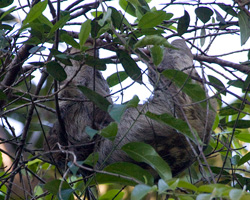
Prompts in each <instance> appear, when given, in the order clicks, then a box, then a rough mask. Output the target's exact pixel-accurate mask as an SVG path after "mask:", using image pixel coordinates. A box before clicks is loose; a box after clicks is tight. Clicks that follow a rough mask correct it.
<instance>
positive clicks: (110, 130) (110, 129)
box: [99, 122, 118, 141]
mask: <svg viewBox="0 0 250 200" xmlns="http://www.w3.org/2000/svg"><path fill="white" fill-rule="evenodd" d="M117 132H118V125H117V123H115V122H111V123H110V124H109V125H108V126H107V127H105V128H104V129H102V130H101V131H100V133H99V134H100V135H101V136H102V137H105V138H107V139H109V140H111V141H114V140H115V136H116V134H117Z"/></svg>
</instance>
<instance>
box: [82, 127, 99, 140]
mask: <svg viewBox="0 0 250 200" xmlns="http://www.w3.org/2000/svg"><path fill="white" fill-rule="evenodd" d="M84 131H85V133H87V134H88V136H89V137H90V139H93V138H94V136H95V135H96V134H97V133H98V130H95V129H93V128H91V127H89V126H86V128H85V130H84Z"/></svg>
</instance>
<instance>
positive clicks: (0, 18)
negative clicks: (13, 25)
mask: <svg viewBox="0 0 250 200" xmlns="http://www.w3.org/2000/svg"><path fill="white" fill-rule="evenodd" d="M15 8H16V6H14V7H11V8H10V9H8V10H6V11H5V12H4V13H2V14H1V15H0V21H1V20H3V21H7V20H12V19H6V18H4V17H6V16H8V15H9V14H10V13H11V12H12V11H13V10H15ZM10 16H11V15H10Z"/></svg>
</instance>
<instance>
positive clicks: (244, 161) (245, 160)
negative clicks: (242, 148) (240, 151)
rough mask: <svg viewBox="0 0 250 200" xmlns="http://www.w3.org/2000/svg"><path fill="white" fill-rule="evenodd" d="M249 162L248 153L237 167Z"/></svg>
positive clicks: (249, 154) (249, 153)
mask: <svg viewBox="0 0 250 200" xmlns="http://www.w3.org/2000/svg"><path fill="white" fill-rule="evenodd" d="M249 160H250V152H248V153H247V154H245V155H244V156H243V157H242V158H241V159H240V160H239V162H238V166H241V165H243V164H245V163H246V162H248V161H249Z"/></svg>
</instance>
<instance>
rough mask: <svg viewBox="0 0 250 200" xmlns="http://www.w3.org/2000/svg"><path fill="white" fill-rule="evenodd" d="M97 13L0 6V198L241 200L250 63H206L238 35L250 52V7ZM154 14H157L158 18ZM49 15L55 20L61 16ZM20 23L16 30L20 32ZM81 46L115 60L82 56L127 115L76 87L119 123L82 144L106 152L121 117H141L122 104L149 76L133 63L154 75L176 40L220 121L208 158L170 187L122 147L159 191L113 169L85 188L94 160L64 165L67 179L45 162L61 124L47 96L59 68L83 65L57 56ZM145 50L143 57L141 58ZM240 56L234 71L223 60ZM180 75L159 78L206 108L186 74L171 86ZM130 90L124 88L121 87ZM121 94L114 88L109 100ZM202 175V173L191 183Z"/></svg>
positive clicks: (161, 166) (245, 182)
mask: <svg viewBox="0 0 250 200" xmlns="http://www.w3.org/2000/svg"><path fill="white" fill-rule="evenodd" d="M100 2H101V3H100ZM100 2H99V1H94V0H93V2H92V3H85V1H76V0H75V1H61V2H60V1H58V2H56V1H51V0H43V1H39V0H33V1H30V0H28V1H25V3H27V4H22V5H21V4H19V5H18V4H17V3H18V1H13V0H12V1H11V0H1V2H0V8H1V10H0V27H1V29H0V74H1V76H0V81H1V83H0V107H1V121H2V129H1V130H0V134H1V136H0V140H1V144H0V145H1V146H0V153H1V155H0V166H1V167H2V168H1V169H0V191H1V192H0V198H1V199H4V197H5V198H6V199H10V198H14V199H17V198H21V199H65V200H67V199H74V198H75V199H81V198H83V197H84V196H88V197H89V198H90V197H91V198H92V199H94V198H93V196H95V197H96V198H98V199H100V200H103V199H117V200H118V199H126V198H127V199H142V198H143V197H145V196H146V195H148V194H150V195H152V196H154V195H156V196H157V197H156V198H158V199H164V198H165V199H168V198H174V199H188V200H189V199H190V200H191V199H197V200H200V199H202V200H203V199H213V198H218V199H219V198H221V199H234V200H235V199H239V200H240V199H241V200H244V199H249V198H250V194H249V193H248V191H249V190H250V184H249V178H248V177H249V173H250V172H249V170H248V169H249V160H250V154H249V152H248V143H249V142H250V134H249V127H250V120H249V112H250V99H249V95H248V94H249V93H248V91H249V83H250V81H249V80H250V76H249V75H248V74H249V66H248V65H249V64H250V61H249V60H250V56H249V55H250V51H249V49H246V47H245V48H243V47H244V46H242V48H241V49H240V50H237V49H234V51H233V52H228V51H226V52H225V53H224V52H220V53H219V55H217V56H216V57H215V56H212V54H211V53H212V52H211V53H210V52H209V49H210V48H211V49H212V48H213V45H214V44H215V45H216V42H215V41H216V40H217V38H219V40H223V38H227V35H231V36H233V35H234V34H236V37H237V38H238V39H239V41H240V42H238V43H240V44H241V45H244V44H247V41H248V39H249V37H250V10H249V6H250V3H249V1H236V0H235V1H227V3H228V4H225V3H223V1H222V2H219V3H218V2H216V1H214V2H210V3H207V1H197V2H198V3H196V2H195V1H185V3H178V1H169V2H168V3H167V2H166V1H164V4H161V5H160V3H159V2H160V1H159V2H158V1H156V0H155V1H152V2H150V1H149V0H134V1H132V0H119V5H117V6H115V7H113V6H112V4H113V3H116V2H118V1H115V0H113V1H112V0H111V1H105V0H103V1H100ZM244 2H246V3H244ZM14 3H16V5H17V6H14ZM19 3H21V1H19ZM22 3H24V1H22ZM156 4H159V5H157V6H154V5H156ZM56 8H58V9H59V10H60V12H58V13H57V12H56V10H57V9H56ZM60 8H61V9H60ZM179 9H182V10H183V13H182V14H181V15H180V16H178V13H177V15H176V13H175V12H177V10H179ZM18 13H19V15H18ZM20 13H22V14H20ZM19 16H21V17H22V16H23V18H22V19H21V20H20V19H18V17H19ZM18 20H19V21H18ZM72 30H73V31H72ZM77 30H78V31H77ZM89 36H91V38H92V39H93V41H94V43H95V45H96V46H95V48H101V49H106V50H109V51H110V52H111V53H113V56H110V57H108V58H105V59H103V58H100V59H97V58H96V57H91V55H86V56H85V60H86V63H87V64H89V65H91V66H93V67H95V68H96V69H98V70H103V71H105V70H106V68H107V70H109V72H110V75H109V76H108V77H107V81H108V84H109V86H110V87H112V89H114V92H113V95H114V98H115V97H116V95H118V94H119V93H121V99H122V100H121V102H122V103H123V104H116V105H113V106H110V103H109V102H108V101H107V100H106V99H105V98H104V97H102V96H100V95H98V94H97V93H95V92H94V91H92V90H90V89H89V88H86V87H83V86H79V89H80V90H81V91H82V92H83V93H84V94H85V95H86V96H87V97H88V98H89V99H90V100H91V101H93V102H94V103H95V104H96V105H97V106H98V107H100V108H101V109H103V110H105V111H108V112H109V113H110V115H111V117H112V118H113V119H114V120H115V122H113V123H111V124H110V125H109V126H108V127H106V128H104V129H103V130H101V131H99V132H98V131H95V130H92V129H88V130H86V132H87V133H88V134H89V135H90V136H91V137H94V135H95V134H99V135H101V136H102V137H105V138H108V139H110V140H111V141H113V140H114V138H115V136H116V133H117V130H118V126H117V123H119V121H120V120H121V119H122V118H121V117H122V115H123V113H124V112H125V110H126V109H127V108H128V107H137V105H138V103H139V98H138V97H137V96H135V97H134V98H133V99H132V100H130V101H128V102H126V103H124V102H123V98H124V96H123V94H126V89H127V88H130V86H132V85H133V84H138V85H139V84H140V85H142V86H145V85H146V82H147V81H145V78H144V77H145V76H146V75H145V74H146V73H145V71H144V70H143V69H142V67H141V64H139V62H138V61H142V62H143V63H144V64H146V65H152V63H154V64H155V65H156V66H157V65H158V64H159V63H160V62H161V61H162V59H163V50H164V48H163V47H169V48H173V47H172V46H171V45H170V43H169V42H168V40H171V39H172V38H173V37H175V36H179V37H182V38H185V39H186V41H187V42H188V43H189V44H191V45H192V48H193V53H194V52H196V54H195V55H194V60H195V61H196V62H195V67H197V68H199V69H201V70H200V72H201V77H202V78H203V79H202V82H203V83H204V84H206V85H207V87H208V88H209V90H210V91H213V93H212V96H214V97H216V98H217V99H218V104H219V106H218V110H219V111H218V114H217V117H216V121H215V124H214V133H213V135H212V138H211V141H210V143H209V145H208V148H207V149H206V150H205V155H206V158H203V159H200V162H199V163H198V162H197V163H194V164H193V165H192V166H191V167H190V168H189V169H188V170H186V171H184V172H183V173H181V174H179V175H178V176H177V177H172V174H171V171H170V169H169V167H168V164H167V163H165V161H164V160H163V159H162V158H161V157H160V156H159V155H158V154H157V153H156V151H155V150H154V149H153V147H151V146H150V145H147V144H143V143H129V144H127V145H125V146H123V148H122V150H123V151H125V152H126V153H127V154H128V155H129V156H130V157H131V158H133V159H134V160H136V161H139V162H145V163H147V164H148V165H150V166H151V168H152V169H154V170H155V171H154V173H157V174H158V175H159V177H160V178H159V180H155V181H154V178H153V176H152V174H151V173H149V171H147V170H145V169H143V168H141V167H139V166H137V165H136V164H133V163H114V164H112V165H109V166H107V167H106V168H104V169H103V170H101V171H98V170H97V171H96V174H95V176H93V177H91V178H89V179H83V178H82V177H81V176H79V175H78V173H77V171H78V170H79V169H80V168H82V167H83V165H82V164H83V163H84V164H88V165H89V166H90V165H94V164H95V163H96V161H97V159H98V155H96V154H93V155H90V156H89V157H88V158H87V159H86V160H85V161H79V162H75V163H68V166H69V170H68V171H67V172H61V171H60V170H58V168H57V166H53V165H50V164H48V163H47V162H45V161H44V159H43V155H44V151H43V149H42V141H43V140H44V138H45V134H46V133H47V132H48V130H49V127H50V126H51V125H52V123H53V122H54V121H55V120H56V117H57V116H56V113H57V112H58V109H57V108H56V107H55V105H56V104H57V103H58V98H57V93H58V91H57V88H56V87H54V86H55V85H56V84H57V83H58V82H60V81H63V80H65V79H66V78H67V74H66V73H65V70H64V68H63V66H64V65H69V66H71V65H72V62H71V60H81V59H82V57H77V56H75V57H74V56H69V55H67V54H66V53H64V50H65V49H66V48H67V47H68V46H69V47H71V46H72V47H75V48H78V49H80V50H81V51H82V52H85V50H86V49H87V48H88V47H86V46H85V42H86V41H87V40H88V38H89ZM225 40H226V39H225ZM225 42H227V41H225ZM228 42H229V43H230V42H231V41H228ZM248 44H249V43H248ZM146 46H149V48H150V50H149V51H148V49H147V48H144V47H146ZM218 48H219V49H223V47H218V46H217V49H218ZM149 52H150V54H151V56H152V61H151V60H150V58H149V56H148V55H149ZM247 52H249V53H248V58H246V60H243V59H244V58H241V59H242V60H240V61H239V63H238V61H237V62H232V61H231V60H227V59H228V58H226V59H222V58H220V57H223V56H227V55H229V56H232V55H233V54H235V53H240V54H239V55H242V53H247ZM118 64H121V66H122V67H123V68H122V70H117V67H115V66H117V65H118ZM208 69H210V71H209V70H208ZM107 70H106V71H107ZM34 72H36V73H37V72H40V74H41V78H40V80H39V82H38V83H37V82H35V81H34V80H35V79H37V78H38V77H37V75H36V76H34ZM176 73H177V72H176V71H173V70H168V71H165V72H163V75H164V76H166V77H168V78H171V79H173V82H174V83H175V84H176V85H177V86H179V87H180V88H181V89H182V90H183V91H184V92H185V93H186V94H187V95H189V96H190V97H191V98H192V99H193V100H194V101H198V102H202V101H204V99H206V98H207V97H206V94H205V93H204V92H203V90H202V89H201V88H200V87H198V86H197V85H196V84H194V83H193V82H192V80H191V78H190V77H187V75H186V74H184V73H182V72H178V76H176ZM128 79H129V81H130V83H129V84H128V85H127V86H126V87H124V86H123V84H126V82H127V81H128ZM196 81H199V80H196ZM115 86H116V87H115ZM117 87H118V88H119V87H120V88H119V89H118V90H116V89H115V88H117ZM145 87H147V86H145ZM235 89H238V90H235ZM238 91H240V92H238ZM229 94H230V95H232V96H233V97H234V98H233V100H231V101H228V99H227V97H228V96H226V95H229ZM146 115H147V116H148V117H150V118H152V119H154V120H157V121H159V122H161V123H165V124H167V125H169V126H171V127H172V128H174V129H176V130H178V131H179V132H180V133H182V134H184V135H185V136H187V137H190V138H191V139H192V140H194V141H195V139H194V138H193V135H192V134H191V132H192V130H189V128H188V124H187V123H186V122H184V121H182V120H178V119H175V118H173V117H172V116H169V115H167V114H163V115H155V114H153V113H150V112H148V113H147V114H146ZM12 119H14V120H16V121H18V122H19V123H21V124H22V126H23V129H22V132H21V134H20V135H17V128H16V127H15V126H16V123H13V122H12V121H11V120H12ZM199 142H200V143H202V142H201V141H199ZM8 161H9V162H11V163H12V165H11V163H8ZM145 165H146V164H145ZM201 166H203V169H204V170H201V171H199V167H201ZM84 169H85V170H90V171H91V170H92V168H87V167H86V168H84ZM98 184H104V186H105V187H106V191H105V192H103V193H102V194H100V193H99V190H98V189H96V188H98V187H101V186H98ZM93 186H96V187H93ZM104 186H103V187H104ZM129 186H133V189H132V192H131V191H130V192H128V191H129V189H127V188H130V187H129ZM126 189H127V191H126ZM124 191H126V192H124ZM128 195H131V196H128Z"/></svg>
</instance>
